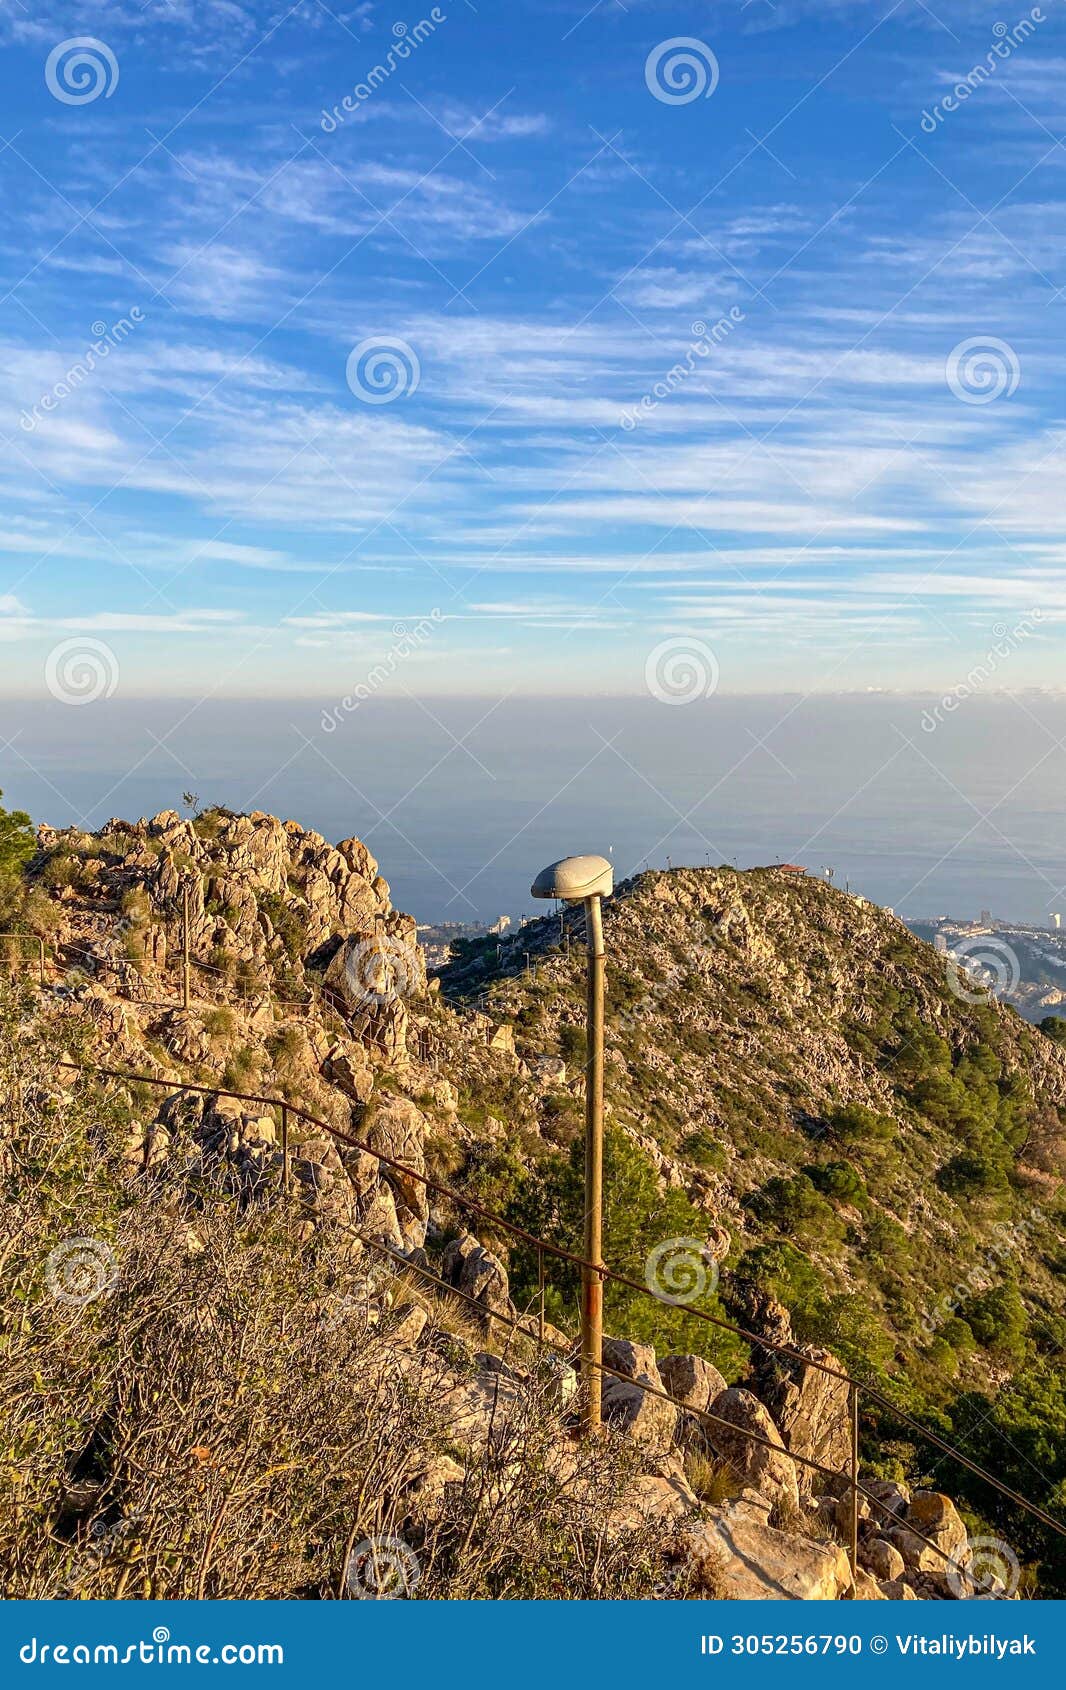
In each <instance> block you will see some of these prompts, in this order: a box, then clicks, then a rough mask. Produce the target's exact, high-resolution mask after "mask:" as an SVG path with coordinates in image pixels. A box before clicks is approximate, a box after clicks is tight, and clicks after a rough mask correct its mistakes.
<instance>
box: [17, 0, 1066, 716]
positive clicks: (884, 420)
mask: <svg viewBox="0 0 1066 1690" xmlns="http://www.w3.org/2000/svg"><path fill="white" fill-rule="evenodd" d="M1061 12H1062V9H1061V5H1060V4H1059V0H1045V3H1044V4H1043V5H1042V6H1039V7H1036V8H1027V7H1023V6H1021V5H1015V4H1012V5H1011V6H1008V7H1005V8H1004V9H1002V10H1001V11H999V12H996V13H993V12H991V11H989V10H988V8H987V7H985V6H978V5H976V4H970V3H961V0H935V3H934V4H932V5H926V4H923V3H922V0H898V3H897V4H894V5H893V4H890V3H889V0H817V3H814V0H810V3H807V0H778V3H777V4H776V5H770V4H769V3H768V0H748V3H747V4H741V3H740V0H734V3H730V4H713V3H712V4H708V3H703V4H698V5H697V4H691V5H688V6H677V5H673V4H659V3H657V0H625V4H624V5H622V4H621V3H618V0H601V3H600V4H598V5H592V6H591V7H590V6H589V5H588V4H586V0H574V3H571V0H555V3H545V0H539V3H538V4H537V5H535V6H534V5H527V4H522V3H519V0H507V3H506V4H504V3H502V0H445V4H443V5H441V6H440V7H437V8H432V7H430V6H426V5H422V4H421V3H420V0H417V3H416V4H414V5H412V6H411V7H410V8H409V9H406V10H404V9H401V8H400V7H399V6H397V5H395V4H393V3H392V0H389V3H388V4H385V5H378V4H370V3H367V4H357V5H354V6H353V5H351V4H348V5H344V4H342V3H341V0H336V3H333V0H331V3H330V4H329V5H327V4H324V3H323V0H300V3H299V4H297V5H295V6H293V7H291V8H286V6H285V5H284V4H266V3H264V0H195V4H194V3H193V0H145V3H144V4H141V3H140V0H97V3H96V4H82V3H80V0H75V3H70V4H61V3H56V4H52V3H51V0H37V3H35V0H0V39H2V53H0V75H2V77H3V83H4V90H3V95H4V97H3V111H4V117H3V121H2V123H0V172H2V179H3V189H4V206H5V218H4V223H3V228H2V232H0V251H2V264H3V286H2V290H0V338H2V355H0V438H2V439H3V442H4V445H3V451H2V454H0V500H2V508H0V646H2V653H0V655H2V658H3V662H4V669H5V671H6V674H5V678H4V680H3V682H2V683H0V685H2V687H3V689H4V690H5V691H6V692H8V693H14V694H19V695H22V696H26V697H36V696H41V697H46V696H47V694H48V692H49V691H50V692H52V693H53V694H55V693H56V686H57V681H56V668H57V662H58V665H59V670H60V681H59V683H58V684H59V685H60V688H61V687H62V673H63V666H64V662H69V661H70V653H71V652H72V653H73V655H74V657H77V655H78V649H79V647H81V648H86V649H87V651H88V661H89V662H90V664H95V665H96V666H97V668H99V667H100V666H102V669H103V673H104V680H105V683H106V690H107V691H108V692H109V693H113V692H117V693H118V694H119V696H124V697H126V698H137V697H143V696H152V695H163V696H183V697H184V696H188V697H194V698H196V697H201V696H203V695H205V694H210V695H211V696H213V697H221V698H225V697H227V696H234V697H244V698H247V697H265V696H278V697H299V698H305V699H315V700H322V701H323V702H324V703H329V702H335V701H336V699H337V698H338V697H340V696H343V695H344V694H345V693H347V692H350V690H351V688H352V687H353V685H354V686H358V685H359V684H360V683H361V682H362V683H363V684H372V687H373V688H374V689H375V690H377V689H380V690H382V691H386V692H387V691H389V690H390V689H391V690H395V691H397V692H414V693H416V694H418V695H419V696H420V697H423V698H426V699H429V698H431V697H432V696H433V695H435V694H447V693H471V692H474V693H484V694H485V695H486V696H489V697H493V696H497V695H501V694H503V693H510V692H512V691H513V692H516V693H518V694H519V695H534V696H535V695H538V694H541V693H555V694H559V693H568V692H618V693H630V694H634V695H639V694H641V693H645V692H646V691H647V689H648V687H649V684H651V685H652V686H653V690H654V671H655V669H656V666H658V670H659V671H660V672H661V671H662V668H663V664H664V663H668V661H669V654H667V656H666V657H663V656H662V652H663V648H664V647H668V646H669V645H670V642H676V643H677V647H678V649H679V650H680V651H681V653H682V657H684V656H685V654H686V652H687V653H688V654H689V656H691V654H692V653H695V656H694V658H692V661H694V662H695V664H696V668H697V672H698V675H702V677H703V679H704V680H705V681H706V687H705V688H704V690H710V688H711V686H712V685H713V686H717V687H718V688H720V690H721V691H723V692H760V691H780V690H786V689H787V690H792V689H795V690H799V691H803V692H820V691H834V690H845V691H846V690H848V689H865V688H870V687H873V688H886V689H900V690H913V689H923V690H925V689H929V690H934V691H936V692H941V691H942V690H944V689H945V688H948V687H951V686H953V685H957V684H959V683H961V682H962V681H963V679H964V677H966V676H967V675H968V674H970V673H971V672H972V670H973V667H974V665H980V666H983V672H984V678H983V680H982V682H981V684H982V685H983V686H985V687H987V688H993V689H994V688H995V687H998V686H1001V685H1002V686H1010V687H1011V688H1025V687H1031V686H1044V687H1056V686H1058V685H1059V683H1060V680H1061V674H1062V665H1061V657H1062V644H1063V618H1064V614H1066V586H1064V577H1063V563H1064V560H1066V535H1064V533H1063V517H1062V512H1063V487H1064V485H1066V483H1064V470H1066V436H1064V435H1063V432H1062V411H1063V401H1062V393H1063V374H1064V368H1066V351H1064V337H1063V328H1064V325H1066V291H1060V290H1063V289H1066V218H1064V215H1063V213H1064V210H1066V146H1064V145H1062V144H1060V142H1059V139H1058V137H1059V135H1060V134H1061V133H1062V128H1063V125H1062V111H1061V108H1062V100H1063V96H1062V89H1063V87H1064V86H1066V75H1064V73H1066V28H1064V23H1063V18H1062V15H1061ZM1022 20H1025V26H1024V28H1023V29H1022V30H1020V31H1019V30H1018V28H1017V26H1018V25H1019V23H1020V22H1021V21H1022ZM1002 26H1005V28H1004V27H1002ZM84 38H89V42H90V45H89V46H88V47H87V48H84V47H83V48H78V47H76V46H75V47H73V48H71V47H70V45H69V44H70V43H71V42H75V43H76V42H78V41H80V40H82V39H84ZM679 41H687V42H689V43H690V45H689V47H688V48H684V47H681V48H679V47H678V45H677V43H678V42H679ZM397 48H400V49H401V51H402V50H403V49H405V50H406V56H403V57H401V56H399V55H398V53H397ZM997 48H998V51H997ZM679 52H680V53H681V54H682V55H683V56H684V54H686V53H687V54H688V59H687V62H686V61H685V60H684V57H683V58H682V60H681V61H679V60H678V54H679ZM79 53H80V54H81V55H82V58H83V63H82V65H81V67H80V68H79V65H78V63H77V60H78V55H79ZM390 55H391V56H390ZM375 67H379V68H378V70H377V71H375ZM975 67H984V68H983V71H981V73H980V74H978V75H976V76H975V75H971V73H972V72H974V70H975ZM967 76H969V78H970V80H969V83H968V84H967V86H966V90H965V96H964V97H957V96H953V95H952V90H953V89H954V88H955V86H956V85H957V84H958V83H959V81H960V79H961V78H965V77H967ZM57 90H58V93H57ZM664 93H665V94H667V95H668V96H670V97H669V98H666V99H664V98H662V97H661V96H662V95H663V94H664ZM90 94H91V95H92V96H93V97H91V98H89V97H86V96H87V95H90ZM690 95H692V96H693V97H689V96H690ZM945 95H947V96H948V102H947V106H945V103H944V102H945ZM345 96H347V97H348V105H347V109H345V106H344V103H343V102H344V100H345ZM678 96H680V97H678ZM952 106H954V107H955V108H956V109H950V108H951V107H952ZM330 114H336V115H330ZM100 340H102V341H103V343H104V346H105V351H104V352H103V353H102V354H101V353H100V352H99V351H98V352H97V353H96V354H95V355H93V356H92V358H91V359H90V357H89V354H90V349H91V348H92V347H93V344H94V341H100ZM358 348H362V349H363V351H362V352H361V353H357V354H356V355H355V356H354V357H353V351H354V350H355V349H358ZM90 362H91V363H92V365H93V367H91V368H89V367H88V364H89V363H90ZM390 370H391V374H390V373H389V372H390ZM671 372H673V373H672V374H671ZM375 379H378V380H382V381H384V383H385V385H384V387H383V388H375V387H374V386H373V382H374V381H375ZM57 650H58V651H59V652H60V658H59V659H58V660H57V658H56V655H55V654H56V652H57ZM990 653H997V655H995V656H993V657H992V658H991V659H990V657H989V654H990ZM656 654H659V656H658V657H657V656H656ZM649 662H651V664H652V671H649ZM650 673H651V674H652V680H651V682H649V674H650ZM370 674H375V675H377V676H378V679H376V680H374V681H373V683H366V682H365V680H364V678H365V677H366V676H367V675H370ZM671 684H673V683H671Z"/></svg>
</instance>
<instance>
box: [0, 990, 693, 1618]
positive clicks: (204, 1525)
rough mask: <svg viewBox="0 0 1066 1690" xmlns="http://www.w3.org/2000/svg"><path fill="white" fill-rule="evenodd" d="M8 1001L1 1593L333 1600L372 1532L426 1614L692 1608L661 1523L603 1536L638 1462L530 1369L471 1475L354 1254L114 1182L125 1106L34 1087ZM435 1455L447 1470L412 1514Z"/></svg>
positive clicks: (60, 1085)
mask: <svg viewBox="0 0 1066 1690" xmlns="http://www.w3.org/2000/svg"><path fill="white" fill-rule="evenodd" d="M22 1013H23V1019H22V1020H20V1019H19V1006H18V1004H17V1002H16V1000H14V999H11V998H10V997H9V998H7V999H5V1000H3V1001H2V1002H0V1148H2V1151H3V1169H2V1172H3V1181H4V1187H5V1190H4V1197H5V1201H4V1203H3V1205H2V1206H0V1263H2V1268H3V1275H4V1283H5V1297H4V1305H3V1315H2V1323H0V1392H2V1394H3V1401H4V1406H5V1421H6V1429H5V1437H4V1450H3V1457H2V1465H0V1569H2V1573H0V1578H2V1584H3V1591H4V1594H5V1595H6V1596H8V1597H22V1598H29V1597H32V1598H50V1597H79V1598H84V1597H93V1598H120V1597H127V1598H128V1597H152V1598H157V1599H158V1598H194V1597H208V1598H226V1597H241V1598H268V1597H269V1598H282V1597H310V1598H323V1597H332V1598H344V1597H346V1596H349V1595H353V1594H359V1593H360V1589H359V1580H360V1578H363V1577H364V1575H365V1569H366V1566H367V1551H366V1547H365V1546H366V1544H367V1542H368V1540H372V1541H373V1542H374V1543H375V1544H376V1545H380V1544H381V1543H382V1541H383V1540H388V1543H389V1544H391V1545H392V1546H393V1548H395V1545H396V1544H399V1545H400V1546H401V1549H402V1551H403V1558H402V1560H401V1570H403V1569H404V1568H407V1570H408V1571H409V1570H410V1568H411V1567H414V1568H415V1569H416V1573H415V1576H416V1577H417V1580H418V1582H417V1595H418V1597H419V1598H428V1599H441V1598H454V1597H464V1598H501V1597H519V1598H536V1597H568V1598H583V1599H593V1598H604V1597H638V1596H647V1595H649V1594H651V1593H652V1592H653V1590H655V1589H659V1590H660V1591H661V1592H662V1593H663V1594H669V1595H672V1596H682V1595H686V1594H688V1593H689V1586H688V1584H687V1582H686V1575H684V1574H681V1575H672V1574H671V1572H670V1569H669V1547H670V1545H669V1537H670V1532H669V1528H667V1527H665V1526H643V1527H640V1528H639V1529H637V1530H630V1529H621V1528H620V1527H618V1526H617V1524H612V1515H617V1513H618V1510H619V1509H620V1508H621V1506H622V1498H623V1496H624V1494H625V1491H626V1488H627V1485H628V1484H629V1482H630V1480H631V1478H632V1476H633V1472H634V1456H633V1453H632V1451H631V1450H630V1449H628V1448H627V1447H626V1446H624V1445H622V1444H620V1443H619V1442H618V1441H617V1440H614V1439H609V1438H608V1439H603V1440H602V1441H600V1442H598V1443H597V1444H596V1445H594V1446H593V1447H591V1448H590V1447H588V1446H577V1445H574V1444H573V1443H571V1442H570V1441H569V1440H568V1438H567V1436H566V1434H565V1432H564V1429H563V1423H562V1419H561V1416H560V1413H559V1410H558V1407H557V1403H556V1400H555V1391H556V1389H557V1380H556V1378H555V1376H554V1375H553V1374H552V1373H551V1372H550V1370H545V1371H543V1372H537V1371H536V1370H533V1371H532V1372H528V1371H525V1372H524V1373H523V1374H519V1373H517V1372H516V1373H515V1375H514V1377H512V1376H511V1374H510V1373H509V1372H508V1371H506V1369H505V1371H504V1372H503V1373H502V1374H501V1375H499V1377H501V1378H503V1379H505V1380H506V1381H507V1384H508V1391H509V1395H508V1398H507V1401H506V1403H505V1404H498V1405H497V1408H496V1410H495V1411H494V1412H493V1414H492V1416H491V1418H490V1422H489V1424H488V1427H487V1430H488V1434H489V1435H488V1438H487V1441H486V1442H485V1447H484V1449H483V1451H482V1452H481V1453H480V1454H479V1455H478V1456H476V1458H474V1459H470V1458H469V1457H468V1455H467V1454H466V1453H465V1452H464V1450H463V1448H462V1446H461V1445H457V1442H456V1439H457V1430H456V1425H455V1418H454V1413H450V1412H449V1403H448V1393H449V1392H452V1393H453V1395H454V1393H455V1392H456V1391H462V1389H463V1388H464V1386H465V1387H469V1385H470V1383H471V1380H472V1378H473V1375H472V1373H471V1372H470V1364H469V1362H468V1361H467V1362H465V1363H464V1361H463V1359H462V1355H460V1356H459V1358H458V1359H457V1357H456V1354H455V1353H454V1351H455V1346H454V1343H451V1344H450V1343H449V1340H448V1339H447V1338H446V1337H444V1336H442V1337H441V1338H439V1339H437V1338H436V1336H435V1335H434V1334H433V1333H432V1332H430V1333H429V1335H428V1341H427V1340H423V1342H422V1344H421V1345H420V1346H419V1347H418V1348H417V1349H414V1350H412V1349H404V1348H403V1347H401V1346H400V1345H398V1344H397V1343H396V1342H395V1340H394V1339H392V1338H390V1336H389V1331H388V1322H385V1323H382V1324H380V1325H379V1324H376V1323H375V1322H376V1316H375V1314H374V1312H373V1310H372V1309H368V1306H367V1302H366V1298H365V1295H362V1293H361V1288H360V1279H361V1278H364V1279H365V1276H366V1273H367V1272H368V1262H367V1261H366V1259H364V1260H363V1262H361V1263H358V1264H356V1266H355V1267H354V1268H353V1266H352V1263H351V1261H350V1260H345V1261H338V1260H332V1259H331V1258H330V1256H329V1253H328V1251H327V1250H326V1249H323V1248H318V1247H316V1246H315V1245H313V1244H312V1245H308V1244H307V1243H306V1242H303V1241H301V1237H300V1233H299V1228H298V1225H297V1222H296V1218H295V1217H294V1216H293V1215H292V1214H291V1213H290V1212H289V1211H288V1210H287V1209H286V1208H285V1206H284V1205H283V1204H282V1203H281V1202H280V1201H275V1202H274V1203H272V1204H267V1203H259V1204H256V1205H254V1206H251V1207H242V1206H241V1204H240V1202H239V1201H238V1199H237V1198H236V1197H234V1196H233V1195H232V1194H230V1193H227V1191H226V1190H225V1187H224V1184H223V1183H222V1182H221V1181H218V1182H216V1181H213V1180H212V1179H211V1178H207V1177H203V1176H201V1177H199V1178H198V1179H197V1180H196V1181H195V1182H193V1181H190V1179H189V1177H188V1175H187V1174H185V1175H181V1176H177V1177H170V1176H168V1175H167V1174H166V1172H165V1171H164V1172H162V1173H158V1172H157V1173H153V1174H151V1175H144V1174H141V1175H134V1174H132V1173H131V1172H130V1170H129V1164H128V1163H126V1162H125V1161H124V1160H123V1154H122V1152H123V1146H124V1145H125V1143H126V1142H127V1141H128V1139H129V1136H130V1131H131V1126H136V1123H134V1122H131V1100H130V1098H129V1097H128V1096H124V1095H123V1094H121V1093H118V1092H115V1091H104V1090H101V1089H100V1088H99V1087H96V1086H94V1085H92V1084H91V1083H89V1082H88V1081H86V1080H82V1079H78V1080H77V1081H76V1082H74V1083H71V1082H70V1081H69V1080H68V1079H67V1078H66V1077H63V1078H62V1079H55V1078H49V1077H48V1075H49V1068H48V1052H47V1050H46V1049H45V1048H43V1044H44V1042H45V1040H46V1036H45V1035H44V1034H42V1031H41V1029H40V1027H39V1026H38V1025H36V1024H35V1023H34V1022H33V1021H32V1020H31V1019H28V1018H27V1017H26V1012H25V1008H24V1007H23V1011H22ZM64 1039H65V1040H71V1039H73V1040H74V1042H75V1043H76V1029H75V1028H74V1027H73V1025H70V1026H67V1027H65V1029H64ZM53 1073H54V1070H53ZM42 1075H43V1076H45V1077H44V1078H43V1079H42V1078H41V1076H42ZM68 1085H69V1086H70V1089H69V1090H65V1089H64V1088H65V1087H67V1086H68ZM71 1240H81V1241H86V1240H87V1241H89V1242H88V1243H85V1242H82V1243H81V1244H80V1245H79V1246H78V1249H80V1251H81V1257H80V1261H81V1269H82V1270H83V1271H81V1272H79V1270H78V1268H77V1265H76V1264H74V1265H73V1266H72V1259H71V1257H70V1254H69V1252H70V1248H71V1246H70V1241H71ZM57 1251H58V1252H59V1254H58V1255H56V1254H55V1252H57ZM64 1252H67V1254H66V1255H64ZM50 1259H51V1263H52V1266H51V1269H50V1270H49V1268H48V1264H49V1260H50ZM57 1288H58V1291H59V1293H60V1294H59V1295H58V1296H57V1295H56V1290H57ZM86 1290H88V1291H91V1292H94V1293H97V1294H94V1295H93V1296H92V1297H91V1298H90V1299H89V1300H77V1301H69V1300H63V1299H64V1297H70V1296H71V1295H74V1296H75V1297H80V1296H81V1294H82V1293H84V1292H85V1291H86ZM460 1348H461V1350H462V1351H464V1352H465V1349H466V1347H465V1346H461V1347H460ZM464 1366H465V1369H466V1372H465V1375H464ZM481 1377H482V1378H484V1377H485V1376H484V1375H481ZM444 1457H457V1458H458V1461H459V1463H460V1466H461V1468H462V1475H461V1476H460V1477H459V1478H458V1479H457V1480H456V1481H455V1482H453V1483H451V1484H450V1485H445V1486H444V1487H443V1489H442V1490H441V1491H440V1494H439V1495H438V1496H437V1498H436V1501H435V1503H434V1505H433V1506H432V1507H429V1506H427V1505H426V1504H425V1503H424V1502H418V1503H416V1502H415V1501H414V1500H413V1498H414V1496H415V1488H413V1487H418V1486H419V1485H420V1483H422V1485H423V1491H424V1488H425V1487H424V1480H425V1476H426V1474H427V1472H429V1473H430V1474H432V1472H433V1470H434V1468H436V1469H437V1470H438V1471H439V1470H440V1469H441V1467H442V1463H443V1458H444ZM445 1467H446V1471H448V1472H450V1473H452V1474H454V1473H455V1472H456V1468H454V1467H451V1466H447V1465H446V1464H445ZM404 1546H406V1548H404ZM391 1553H392V1550H390V1549H389V1547H388V1544H387V1545H386V1548H385V1549H384V1550H383V1551H382V1554H383V1555H384V1556H385V1558H386V1559H387V1558H388V1556H389V1554H391ZM408 1554H410V1555H411V1556H413V1557H414V1558H415V1559H414V1560H413V1561H410V1562H409V1561H408V1560H407V1556H408ZM370 1563H371V1569H372V1572H373V1568H374V1566H375V1565H376V1563H375V1561H374V1556H373V1555H371V1557H370ZM352 1569H354V1572H355V1575H356V1576H355V1578H354V1579H353V1578H351V1577H349V1576H347V1575H349V1573H350V1572H351V1570H352ZM411 1588H412V1590H413V1589H414V1586H413V1582H412V1585H411Z"/></svg>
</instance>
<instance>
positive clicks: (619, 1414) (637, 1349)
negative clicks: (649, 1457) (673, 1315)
mask: <svg viewBox="0 0 1066 1690" xmlns="http://www.w3.org/2000/svg"><path fill="white" fill-rule="evenodd" d="M603 1360H604V1364H605V1365H606V1366H607V1367H610V1368H613V1369H614V1372H613V1373H605V1374H604V1376H603V1417H604V1419H605V1420H606V1421H607V1424H608V1425H609V1426H613V1427H614V1428H615V1430H616V1431H619V1432H624V1433H625V1434H626V1435H627V1437H631V1438H633V1439H634V1440H635V1441H636V1442H637V1443H639V1444H642V1445H643V1446H644V1447H645V1448H646V1449H652V1450H666V1449H669V1448H670V1446H671V1445H672V1444H673V1441H674V1435H675V1433H676V1431H677V1409H676V1408H675V1407H674V1405H673V1403H670V1402H667V1401H666V1400H665V1398H664V1397H663V1396H660V1395H657V1393H658V1392H661V1391H662V1390H663V1381H662V1377H661V1375H660V1373H659V1369H658V1366H657V1364H656V1361H655V1351H654V1350H653V1349H652V1347H651V1345H650V1344H634V1343H631V1342H630V1340H629V1339H628V1338H605V1339H604V1341H603ZM618 1373H621V1374H623V1375H624V1377H623V1378H621V1379H619V1378H616V1377H615V1374H618ZM646 1386H647V1387H649V1389H645V1387H646Z"/></svg>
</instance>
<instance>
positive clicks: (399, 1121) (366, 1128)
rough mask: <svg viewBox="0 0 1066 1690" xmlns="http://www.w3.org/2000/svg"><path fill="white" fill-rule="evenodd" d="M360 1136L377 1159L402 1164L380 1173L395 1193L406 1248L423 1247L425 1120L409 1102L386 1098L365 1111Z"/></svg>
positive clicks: (384, 1165) (426, 1214)
mask: <svg viewBox="0 0 1066 1690" xmlns="http://www.w3.org/2000/svg"><path fill="white" fill-rule="evenodd" d="M362 1136H363V1140H364V1142H365V1143H366V1144H368V1145H369V1146H370V1148H371V1150H373V1151H375V1152H376V1153H377V1154H378V1155H381V1156H388V1157H390V1158H391V1159H392V1160H393V1161H394V1162H400V1163H402V1164H403V1166H402V1167H399V1168H393V1167H389V1166H388V1164H387V1163H382V1165H381V1172H382V1177H383V1178H384V1179H385V1180H386V1182H387V1183H388V1184H389V1185H390V1186H391V1187H392V1189H393V1191H394V1192H395V1193H396V1198H397V1212H398V1214H399V1216H400V1220H401V1223H402V1225H403V1230H404V1239H405V1247H406V1248H407V1249H416V1248H417V1247H418V1246H419V1245H421V1244H424V1243H425V1239H426V1224H427V1222H428V1220H429V1198H428V1193H427V1191H426V1186H425V1183H424V1182H423V1181H422V1180H421V1179H419V1178H418V1175H419V1174H423V1173H425V1170H426V1157H425V1149H424V1146H425V1137H426V1118H425V1116H424V1115H423V1114H422V1111H421V1110H420V1109H418V1108H417V1107H416V1105H415V1104H413V1103H412V1102H411V1101H410V1099H409V1098H406V1097H394V1096H392V1095H390V1094H386V1095H385V1096H383V1097H382V1099H381V1101H380V1102H379V1103H377V1104H376V1105H374V1106H372V1107H371V1108H370V1109H369V1110H368V1111H367V1114H366V1116H365V1117H364V1119H363V1125H362Z"/></svg>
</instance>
